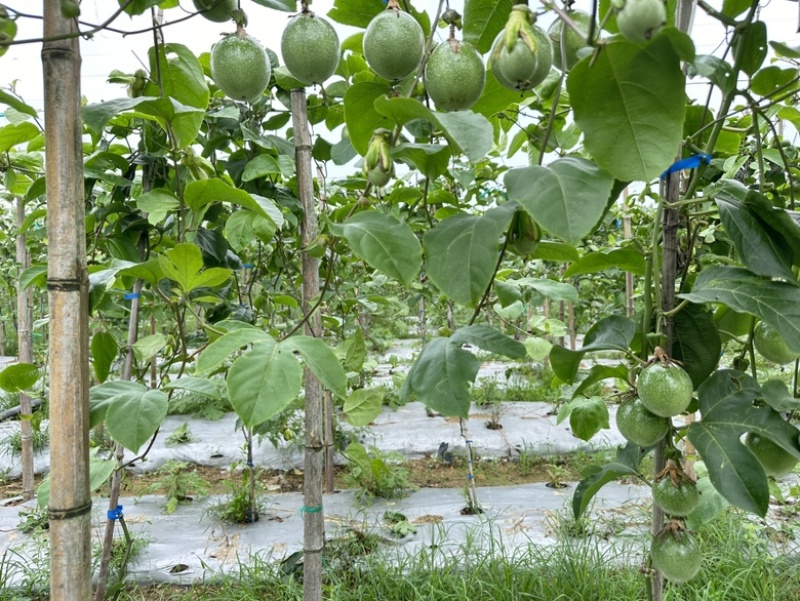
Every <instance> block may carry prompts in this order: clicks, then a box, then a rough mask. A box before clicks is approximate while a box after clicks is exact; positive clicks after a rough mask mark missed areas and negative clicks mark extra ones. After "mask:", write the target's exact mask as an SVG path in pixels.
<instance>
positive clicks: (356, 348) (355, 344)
mask: <svg viewBox="0 0 800 601" xmlns="http://www.w3.org/2000/svg"><path fill="white" fill-rule="evenodd" d="M337 350H340V351H343V352H344V353H343V354H344V357H343V360H342V367H344V369H345V370H346V371H350V372H359V371H361V369H362V368H363V367H364V360H365V359H366V358H367V345H366V342H365V341H364V332H363V331H362V330H361V328H358V329H357V330H356V331H355V332H354V333H353V335H352V336H349V337H348V338H347V339H345V340H344V341H343V342H342V344H341V345H339V348H338V349H337Z"/></svg>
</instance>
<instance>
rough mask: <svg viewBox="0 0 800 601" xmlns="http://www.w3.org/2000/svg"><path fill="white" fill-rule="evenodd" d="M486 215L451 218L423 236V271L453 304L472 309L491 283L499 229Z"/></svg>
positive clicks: (501, 231)
mask: <svg viewBox="0 0 800 601" xmlns="http://www.w3.org/2000/svg"><path fill="white" fill-rule="evenodd" d="M500 225H501V224H499V223H498V222H497V221H496V220H494V219H491V218H489V217H486V216H481V217H476V216H474V215H454V216H453V217H450V218H448V219H445V220H444V221H442V222H441V223H439V224H438V225H437V226H436V227H434V228H433V229H432V230H429V231H427V232H426V233H425V236H424V237H423V245H424V247H425V256H426V257H427V264H426V269H427V272H428V275H429V276H430V278H431V279H432V280H433V282H434V283H435V284H436V285H437V286H438V287H439V289H440V290H441V291H442V292H444V293H445V294H446V295H447V296H449V297H450V298H452V299H453V300H454V301H456V302H458V303H461V304H462V305H467V306H470V307H474V306H475V305H476V304H477V303H478V301H479V300H480V298H481V297H482V296H483V293H484V292H485V291H486V287H487V286H488V285H489V284H490V283H491V281H492V274H493V273H494V269H495V265H496V264H497V243H498V240H499V238H500V235H501V234H502V233H503V232H504V231H505V229H506V227H507V226H508V224H506V225H505V226H503V227H500Z"/></svg>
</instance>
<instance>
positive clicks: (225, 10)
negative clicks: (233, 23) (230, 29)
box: [192, 0, 237, 23]
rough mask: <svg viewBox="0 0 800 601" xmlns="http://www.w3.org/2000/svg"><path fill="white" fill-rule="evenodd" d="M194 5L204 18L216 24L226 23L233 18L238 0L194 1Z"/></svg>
mask: <svg viewBox="0 0 800 601" xmlns="http://www.w3.org/2000/svg"><path fill="white" fill-rule="evenodd" d="M192 4H194V7H195V8H196V9H197V12H199V13H200V14H201V15H202V16H203V17H205V18H206V19H208V20H209V21H214V23H224V22H225V21H230V20H231V19H232V18H233V11H235V10H236V8H237V3H236V0H192Z"/></svg>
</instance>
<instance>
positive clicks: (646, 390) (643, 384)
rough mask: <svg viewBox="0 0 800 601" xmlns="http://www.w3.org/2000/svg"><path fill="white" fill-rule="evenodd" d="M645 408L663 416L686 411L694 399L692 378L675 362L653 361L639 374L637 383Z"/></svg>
mask: <svg viewBox="0 0 800 601" xmlns="http://www.w3.org/2000/svg"><path fill="white" fill-rule="evenodd" d="M636 388H637V390H638V392H639V398H640V399H641V400H642V403H643V404H644V406H645V408H647V410H648V411H650V412H651V413H654V414H656V415H659V416H661V417H672V416H673V415H678V414H679V413H682V412H684V411H686V408H687V407H688V406H689V403H690V402H691V401H692V390H693V389H694V386H693V385H692V379H691V378H690V377H689V374H687V373H686V371H685V370H684V369H683V368H682V367H680V366H678V365H675V364H666V365H664V364H662V363H653V364H652V365H649V366H647V367H645V368H644V369H643V370H642V373H641V374H639V381H638V382H637V383H636Z"/></svg>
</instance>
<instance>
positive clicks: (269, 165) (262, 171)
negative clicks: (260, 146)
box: [242, 154, 294, 182]
mask: <svg viewBox="0 0 800 601" xmlns="http://www.w3.org/2000/svg"><path fill="white" fill-rule="evenodd" d="M270 176H281V177H284V178H286V179H290V178H291V177H293V176H294V161H292V159H291V158H289V157H287V156H286V155H283V154H281V155H278V156H277V157H274V156H272V155H270V154H260V155H258V156H257V157H256V158H254V159H253V160H252V161H250V162H249V163H247V165H245V167H244V173H242V181H243V182H250V181H253V180H255V179H262V178H265V177H270Z"/></svg>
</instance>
